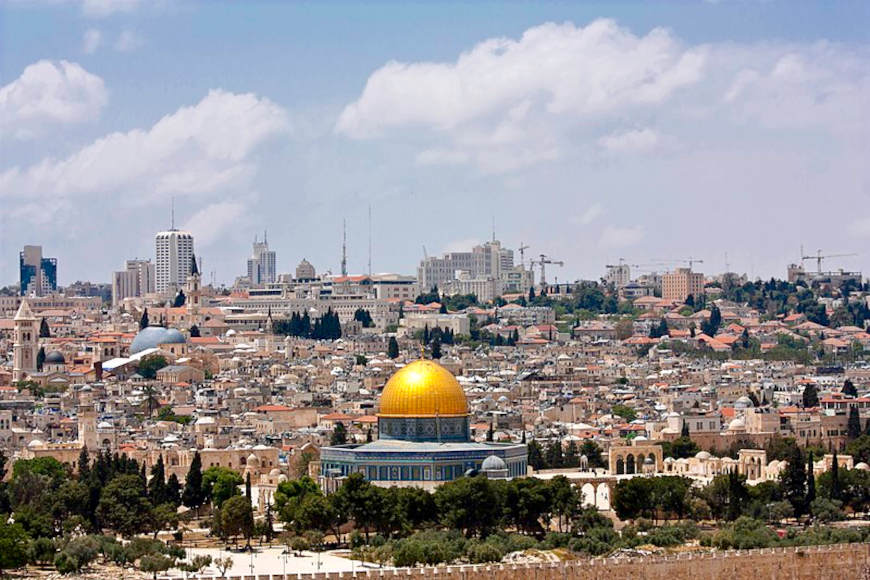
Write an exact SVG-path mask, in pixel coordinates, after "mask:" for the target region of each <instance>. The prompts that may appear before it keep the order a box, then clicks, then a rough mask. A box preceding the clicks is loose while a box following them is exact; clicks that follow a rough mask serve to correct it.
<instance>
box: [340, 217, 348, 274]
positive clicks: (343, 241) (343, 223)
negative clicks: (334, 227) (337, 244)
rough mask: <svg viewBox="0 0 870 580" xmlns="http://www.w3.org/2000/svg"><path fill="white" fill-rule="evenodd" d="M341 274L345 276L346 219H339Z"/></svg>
mask: <svg viewBox="0 0 870 580" xmlns="http://www.w3.org/2000/svg"><path fill="white" fill-rule="evenodd" d="M341 275H342V276H347V221H346V220H341Z"/></svg>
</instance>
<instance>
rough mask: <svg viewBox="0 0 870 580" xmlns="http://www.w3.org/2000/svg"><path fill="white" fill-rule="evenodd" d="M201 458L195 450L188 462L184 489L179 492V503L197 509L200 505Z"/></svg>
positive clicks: (201, 499) (201, 500)
mask: <svg viewBox="0 0 870 580" xmlns="http://www.w3.org/2000/svg"><path fill="white" fill-rule="evenodd" d="M202 502H203V494H202V458H201V457H200V455H199V451H197V452H196V453H195V454H194V455H193V460H192V461H191V462H190V469H189V470H188V471H187V477H186V478H185V480H184V491H183V492H182V494H181V503H183V504H184V505H185V506H187V507H188V508H190V509H196V510H199V508H200V506H202Z"/></svg>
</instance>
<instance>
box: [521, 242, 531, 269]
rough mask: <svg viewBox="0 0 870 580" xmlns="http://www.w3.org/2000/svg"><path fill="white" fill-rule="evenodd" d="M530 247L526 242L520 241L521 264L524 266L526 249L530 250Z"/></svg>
mask: <svg viewBox="0 0 870 580" xmlns="http://www.w3.org/2000/svg"><path fill="white" fill-rule="evenodd" d="M528 249H529V247H528V246H526V245H525V244H523V243H522V242H520V247H519V250H520V266H522V267H523V268H525V267H526V250H528Z"/></svg>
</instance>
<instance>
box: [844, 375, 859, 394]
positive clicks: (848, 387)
mask: <svg viewBox="0 0 870 580" xmlns="http://www.w3.org/2000/svg"><path fill="white" fill-rule="evenodd" d="M842 392H843V394H844V395H846V396H847V397H852V398H855V397H857V396H858V389H856V388H855V384H854V383H853V382H852V381H851V380H849V379H846V381H845V382H844V383H843V391H842Z"/></svg>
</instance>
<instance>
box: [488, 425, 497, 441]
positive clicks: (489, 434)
mask: <svg viewBox="0 0 870 580" xmlns="http://www.w3.org/2000/svg"><path fill="white" fill-rule="evenodd" d="M494 435H495V429H494V428H493V426H492V423H490V424H489V429H487V430H486V440H487V441H492V440H493V437H494Z"/></svg>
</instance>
